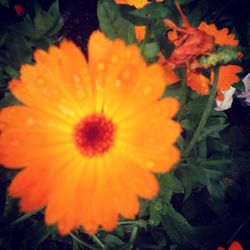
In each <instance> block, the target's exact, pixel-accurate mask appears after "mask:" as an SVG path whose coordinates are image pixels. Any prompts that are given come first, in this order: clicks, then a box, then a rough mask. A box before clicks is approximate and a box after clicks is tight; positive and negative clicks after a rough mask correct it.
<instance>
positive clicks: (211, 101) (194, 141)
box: [183, 67, 219, 157]
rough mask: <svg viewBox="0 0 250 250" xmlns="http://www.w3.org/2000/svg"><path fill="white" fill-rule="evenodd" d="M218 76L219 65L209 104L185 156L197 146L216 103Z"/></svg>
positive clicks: (216, 69) (184, 153)
mask: <svg viewBox="0 0 250 250" xmlns="http://www.w3.org/2000/svg"><path fill="white" fill-rule="evenodd" d="M218 77H219V67H216V68H215V72H214V82H213V86H212V88H211V90H210V95H209V98H208V102H207V105H206V107H205V110H204V113H203V115H202V117H201V120H200V123H199V125H198V127H197V129H196V131H195V132H194V135H193V137H192V139H191V141H190V142H189V144H188V146H187V147H186V149H185V150H184V152H183V156H184V157H186V156H188V155H189V153H190V152H191V151H192V149H193V147H194V146H195V144H196V143H197V141H198V140H199V137H200V134H201V132H202V130H203V129H204V127H205V125H206V122H207V119H208V116H209V114H210V112H211V109H212V107H213V104H214V99H215V95H216V89H217V85H218Z"/></svg>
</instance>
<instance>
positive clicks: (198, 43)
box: [164, 0, 214, 67]
mask: <svg viewBox="0 0 250 250" xmlns="http://www.w3.org/2000/svg"><path fill="white" fill-rule="evenodd" d="M175 5H176V8H177V9H178V11H179V13H180V16H181V19H182V21H183V24H182V26H183V28H181V27H178V26H177V25H175V24H174V23H173V22H172V21H171V20H170V19H165V20H164V24H165V26H166V27H168V28H170V29H172V31H170V32H168V37H169V39H170V41H172V42H173V43H174V45H175V46H176V48H175V49H174V51H173V53H172V55H171V56H170V58H169V60H168V61H169V64H173V65H175V66H176V67H178V66H182V65H183V64H187V63H190V62H192V61H193V60H194V59H195V58H196V57H197V56H201V55H206V54H208V53H210V52H212V50H213V48H214V38H213V37H212V36H210V35H209V34H207V33H206V32H204V31H202V30H200V29H197V28H194V27H191V25H190V24H189V22H188V20H187V18H186V16H185V14H184V13H183V11H182V9H181V6H180V4H179V2H178V0H175ZM177 31H178V32H180V33H181V35H180V36H178V33H177Z"/></svg>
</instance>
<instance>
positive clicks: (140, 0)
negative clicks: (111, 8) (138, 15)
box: [115, 0, 150, 9]
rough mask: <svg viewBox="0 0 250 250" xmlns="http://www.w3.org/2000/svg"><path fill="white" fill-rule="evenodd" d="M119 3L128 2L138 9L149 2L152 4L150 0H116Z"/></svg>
mask: <svg viewBox="0 0 250 250" xmlns="http://www.w3.org/2000/svg"><path fill="white" fill-rule="evenodd" d="M115 3H117V4H128V5H131V6H134V7H135V8H136V9H141V8H143V7H144V6H146V5H147V4H150V2H149V1H148V0H115Z"/></svg>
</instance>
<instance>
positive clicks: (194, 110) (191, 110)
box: [187, 96, 208, 115]
mask: <svg viewBox="0 0 250 250" xmlns="http://www.w3.org/2000/svg"><path fill="white" fill-rule="evenodd" d="M207 102H208V96H198V97H196V98H194V99H192V100H191V101H190V102H189V103H188V104H187V112H188V114H190V115H200V114H202V113H203V112H204V109H205V107H206V105H207Z"/></svg>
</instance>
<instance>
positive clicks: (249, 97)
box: [236, 73, 250, 106]
mask: <svg viewBox="0 0 250 250" xmlns="http://www.w3.org/2000/svg"><path fill="white" fill-rule="evenodd" d="M242 81H243V83H244V84H245V91H240V92H239V94H236V96H237V97H238V98H245V104H246V105H247V106H250V73H249V74H248V75H246V76H245V77H244V78H243V80H242Z"/></svg>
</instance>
